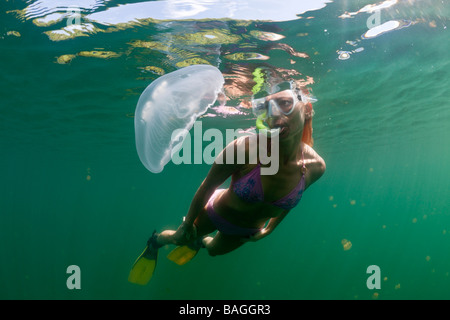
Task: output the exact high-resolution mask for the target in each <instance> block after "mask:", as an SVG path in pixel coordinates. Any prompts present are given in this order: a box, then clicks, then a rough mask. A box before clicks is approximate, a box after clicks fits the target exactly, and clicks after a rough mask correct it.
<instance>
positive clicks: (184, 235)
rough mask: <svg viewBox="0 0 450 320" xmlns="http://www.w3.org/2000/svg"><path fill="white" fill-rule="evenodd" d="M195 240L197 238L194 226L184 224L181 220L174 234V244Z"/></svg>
mask: <svg viewBox="0 0 450 320" xmlns="http://www.w3.org/2000/svg"><path fill="white" fill-rule="evenodd" d="M195 238H197V228H196V227H195V225H194V224H188V223H186V221H184V218H183V223H182V224H181V225H180V226H179V227H178V229H177V231H176V232H175V234H174V239H175V241H176V243H186V242H189V241H190V240H193V239H195Z"/></svg>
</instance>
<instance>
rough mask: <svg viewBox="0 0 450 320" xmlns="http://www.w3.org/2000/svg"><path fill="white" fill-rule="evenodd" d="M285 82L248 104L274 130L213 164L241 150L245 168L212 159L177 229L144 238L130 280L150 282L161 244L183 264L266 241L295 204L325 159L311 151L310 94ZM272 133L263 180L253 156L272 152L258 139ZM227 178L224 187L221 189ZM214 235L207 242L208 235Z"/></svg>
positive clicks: (239, 144) (240, 141)
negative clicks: (272, 159)
mask: <svg viewBox="0 0 450 320" xmlns="http://www.w3.org/2000/svg"><path fill="white" fill-rule="evenodd" d="M287 84H288V85H289V86H287ZM287 84H286V83H284V85H285V87H283V84H280V85H278V86H277V88H278V90H274V91H273V92H272V93H271V94H269V95H267V96H266V97H263V98H260V99H255V98H254V99H253V100H252V107H253V112H254V113H255V114H256V116H257V117H258V118H257V119H258V120H257V127H258V128H260V129H261V128H264V126H266V125H267V126H266V128H267V129H270V130H274V129H275V130H276V132H275V133H270V132H271V131H269V133H270V134H268V133H261V132H260V133H259V134H256V135H252V136H244V137H240V138H237V139H236V140H234V141H233V142H231V143H230V144H228V145H227V146H226V147H225V148H224V149H223V150H222V152H221V154H220V155H219V156H218V157H217V159H229V157H228V158H227V155H228V156H230V155H231V157H234V160H236V158H237V155H238V153H239V152H242V150H244V152H245V159H246V161H245V163H243V164H239V163H238V161H232V163H228V162H230V161H217V159H216V161H215V162H214V164H213V165H212V166H211V169H210V171H209V173H208V175H207V176H206V178H205V179H204V181H203V182H202V184H201V185H200V187H199V188H198V190H197V192H196V193H195V196H194V198H193V200H192V203H191V206H190V208H189V211H188V214H187V215H186V217H185V218H184V220H183V222H182V223H181V225H180V226H179V227H178V229H177V230H164V231H162V232H161V233H157V232H154V233H153V235H152V236H151V238H150V239H149V240H148V243H147V247H146V248H145V250H144V252H143V253H142V254H141V256H140V257H139V258H138V259H137V260H136V262H135V264H134V266H133V268H132V270H131V272H130V276H129V278H128V280H129V281H130V282H133V283H138V284H146V283H147V282H148V281H149V280H150V278H151V276H152V274H153V271H154V269H155V266H156V259H157V253H158V249H159V248H160V247H162V246H164V245H167V244H173V245H176V246H177V248H175V249H174V250H173V251H172V252H171V253H170V254H169V255H168V258H169V259H170V260H172V261H174V262H175V263H177V264H180V265H182V264H184V263H186V262H188V261H189V260H191V259H192V258H193V257H194V256H195V254H196V253H197V252H198V250H199V249H200V248H202V247H204V248H206V250H207V251H208V253H209V254H210V255H211V256H216V255H223V254H226V253H229V252H231V251H233V250H235V249H237V248H239V247H240V246H242V245H243V244H244V243H246V242H248V241H258V240H260V239H262V238H264V237H266V236H268V235H269V234H271V233H272V232H273V230H274V229H275V228H276V227H277V226H278V225H279V224H280V222H281V221H282V220H283V219H284V218H285V217H286V215H287V214H288V213H289V211H290V210H292V209H293V208H294V207H295V206H296V205H297V204H298V203H299V201H300V199H301V197H302V195H303V192H304V191H305V190H306V189H307V188H308V187H309V186H311V185H312V184H313V183H314V182H316V181H317V180H318V179H319V178H320V177H321V176H322V175H323V173H324V172H325V162H324V160H323V159H322V158H321V157H320V156H319V155H318V154H317V153H316V152H315V151H314V149H313V148H312V146H313V139H312V131H313V129H312V117H313V115H314V110H313V108H312V104H311V101H310V100H309V98H308V90H307V89H306V88H297V87H296V85H295V83H294V82H292V81H291V82H288V83H287ZM264 123H265V124H266V125H265V124H264ZM261 131H264V130H261ZM272 132H274V131H272ZM274 134H277V135H278V136H277V138H278V145H275V147H278V155H279V158H278V165H279V166H278V171H277V172H276V173H275V174H270V175H263V174H261V173H262V171H263V170H264V169H265V166H266V164H264V163H265V162H264V161H261V160H262V159H260V157H259V155H261V154H269V153H271V152H273V151H274V150H271V146H272V148H273V144H271V143H269V142H266V143H259V142H260V141H261V139H266V141H269V140H271V139H273V137H274ZM255 148H256V149H258V150H255ZM261 148H266V149H267V150H260V149H261ZM264 152H267V153H264ZM252 157H253V158H252ZM254 157H256V159H254ZM222 162H223V163H222ZM230 177H231V183H230V187H229V188H227V189H219V187H220V186H221V185H222V184H223V183H224V182H225V181H226V180H227V179H228V178H230ZM216 230H217V232H216V234H215V235H214V236H213V237H212V236H209V234H210V233H212V232H214V231H216Z"/></svg>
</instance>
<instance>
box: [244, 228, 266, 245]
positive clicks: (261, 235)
mask: <svg viewBox="0 0 450 320" xmlns="http://www.w3.org/2000/svg"><path fill="white" fill-rule="evenodd" d="M269 234H270V230H269V229H268V228H263V229H261V230H259V231H258V232H256V233H255V234H252V235H251V236H248V237H243V238H242V242H249V241H252V242H254V241H258V240H261V239H262V238H264V237H267V236H268V235H269Z"/></svg>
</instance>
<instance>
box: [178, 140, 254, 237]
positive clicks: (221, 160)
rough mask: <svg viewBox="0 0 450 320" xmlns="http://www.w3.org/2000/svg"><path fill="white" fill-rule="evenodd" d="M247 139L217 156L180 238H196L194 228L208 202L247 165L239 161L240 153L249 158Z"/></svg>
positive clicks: (193, 204)
mask: <svg viewBox="0 0 450 320" xmlns="http://www.w3.org/2000/svg"><path fill="white" fill-rule="evenodd" d="M247 138H248V137H241V138H238V139H236V140H234V141H232V142H231V143H230V144H228V145H227V146H226V147H225V149H223V150H222V152H221V153H220V154H219V155H218V156H217V158H216V160H215V161H214V163H213V165H212V166H211V169H210V170H209V172H208V175H207V176H206V178H205V180H203V182H202V184H201V185H200V187H199V188H198V189H197V192H196V193H195V195H194V198H193V199H192V202H191V205H190V207H189V211H188V213H187V215H186V217H185V219H184V222H183V224H182V225H181V226H180V228H181V230H180V231H181V232H180V233H179V236H184V237H186V238H187V239H189V238H191V237H192V236H194V237H195V236H196V235H195V234H193V233H194V232H195V230H194V227H193V226H194V221H195V219H196V218H197V216H198V214H199V212H200V211H201V210H202V208H203V207H204V206H205V205H206V202H207V201H208V200H209V198H210V197H211V196H212V194H213V193H214V191H215V190H216V189H217V188H218V187H219V186H220V185H221V184H223V183H224V182H225V181H226V180H227V179H228V178H229V177H230V176H231V175H232V174H233V173H234V172H236V171H238V170H240V169H241V168H242V167H243V166H244V165H245V164H242V163H241V164H238V161H237V160H238V152H245V153H246V158H247V155H248V146H249V143H248V139H247ZM243 147H244V148H243ZM227 156H228V159H227ZM227 160H228V161H227ZM230 160H232V161H230ZM180 228H179V229H180ZM177 231H178V230H177Z"/></svg>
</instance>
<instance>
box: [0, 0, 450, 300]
mask: <svg viewBox="0 0 450 320" xmlns="http://www.w3.org/2000/svg"><path fill="white" fill-rule="evenodd" d="M124 3H125V2H121V1H111V2H109V3H107V4H106V7H110V8H113V7H116V6H118V4H124ZM369 3H370V2H369V1H354V2H351V3H349V2H347V1H335V2H333V3H328V4H327V6H326V7H325V8H323V9H321V10H317V11H310V12H307V13H305V14H303V15H302V19H297V20H291V21H284V22H261V21H242V20H233V19H222V20H189V21H182V20H178V21H172V22H167V21H166V22H160V21H147V22H143V23H141V24H134V25H130V26H127V27H118V26H105V25H101V24H95V27H96V28H98V30H97V32H91V33H90V32H85V33H83V36H79V37H75V38H72V39H65V40H60V41H53V40H52V39H51V38H49V36H48V35H47V34H46V33H44V32H47V31H52V30H59V29H61V28H63V27H64V26H65V20H62V21H60V22H58V23H56V24H54V25H51V26H38V25H37V24H36V23H33V21H34V20H35V19H36V18H37V17H40V16H39V15H37V16H30V15H29V14H28V16H27V15H21V14H20V13H19V12H11V10H22V9H25V8H27V7H28V6H31V5H32V4H33V3H32V1H30V2H27V3H22V2H17V1H10V2H6V3H2V5H0V6H1V10H0V14H1V19H0V21H1V22H0V36H1V37H0V70H1V72H0V79H1V83H2V86H0V97H1V98H0V148H1V157H0V170H1V183H0V237H1V241H0V257H1V258H0V261H1V263H0V298H2V299H374V298H377V299H449V298H450V256H449V252H450V203H449V200H448V194H449V182H448V181H449V178H450V169H449V163H450V148H449V143H450V130H449V128H450V108H449V107H450V104H449V101H450V91H449V87H450V86H449V84H450V83H449V82H450V81H449V79H450V60H449V53H448V52H449V49H450V47H449V40H448V39H449V34H448V32H449V31H448V28H447V26H448V22H449V18H450V9H449V5H448V3H447V2H445V1H416V2H415V3H413V4H409V3H408V2H401V3H398V4H396V5H395V6H393V7H391V8H388V9H384V10H383V11H381V20H382V21H381V22H385V21H387V20H391V19H397V20H401V19H405V20H410V21H414V22H415V23H414V24H412V25H410V26H409V27H406V28H403V29H400V30H394V31H392V32H389V33H386V34H383V35H381V36H379V37H376V38H373V39H365V40H362V39H361V35H362V34H363V33H365V32H366V31H367V26H366V20H367V19H368V17H369V14H367V13H360V14H358V15H355V16H354V17H353V18H352V19H341V18H338V16H340V15H342V14H343V13H344V12H345V11H349V12H356V11H358V10H359V9H361V8H363V7H364V6H365V5H366V4H369ZM102 10H105V7H100V8H94V9H91V11H102ZM91 11H89V10H87V9H86V10H85V11H83V12H82V13H83V15H85V14H88V13H89V12H91ZM41 16H44V14H43V13H41ZM308 16H313V17H314V19H306V17H308ZM34 22H36V21H34ZM8 31H16V32H18V33H11V32H10V33H9V34H8ZM252 31H259V32H272V33H276V34H279V35H283V36H284V38H283V39H279V40H276V41H266V40H263V39H261V37H259V38H258V34H260V33H255V32H253V33H252ZM186 32H187V33H188V34H202V32H207V33H208V34H211V33H213V32H215V33H213V34H214V35H215V38H214V37H210V38H208V39H210V40H209V41H206V42H204V43H202V42H201V41H200V39H201V37H198V35H197V37H192V38H189V37H187V36H184V37H183V34H184V33H186ZM203 35H204V33H203ZM211 39H216V40H217V41H216V40H214V41H213V40H211ZM136 41H147V42H152V43H153V44H152V45H151V46H150V47H143V46H141V47H139V46H136ZM346 41H356V45H355V46H354V45H351V44H349V43H346ZM133 44H134V45H133ZM280 44H283V45H287V46H289V47H290V48H292V50H293V51H290V49H286V48H287V47H286V46H283V45H280ZM358 47H363V48H364V51H361V52H355V53H352V54H351V56H350V59H348V60H339V59H338V54H337V51H339V50H346V51H351V50H355V49H356V48H358ZM283 48H284V49H283ZM94 50H96V51H111V52H114V53H117V54H118V56H116V57H111V58H109V59H104V58H98V57H86V56H83V54H80V53H81V52H83V51H94ZM242 52H252V53H259V54H261V55H264V56H267V57H269V59H268V60H255V59H253V60H243V58H242V59H240V60H233V58H232V56H230V55H233V54H235V53H242ZM298 52H304V53H306V54H308V55H309V56H310V58H308V59H306V58H302V57H299V56H298V55H296V54H295V53H298ZM65 54H73V55H75V57H74V58H73V60H72V61H71V62H70V63H67V64H60V63H57V57H60V56H61V55H65ZM191 58H202V59H205V60H206V61H207V62H208V63H210V64H213V65H215V66H218V67H219V69H220V70H221V71H222V72H223V73H224V74H225V76H226V79H227V90H228V95H229V96H230V97H231V100H230V101H229V102H228V103H227V104H228V105H231V106H238V105H239V100H240V97H239V94H238V93H236V90H239V89H240V88H242V87H245V86H246V85H247V86H248V87H250V88H251V86H253V85H254V83H252V82H251V79H252V77H253V76H252V75H251V71H252V70H254V69H255V68H256V67H260V66H263V67H265V68H270V69H273V70H275V69H276V70H277V71H276V72H277V74H279V75H281V76H282V77H287V75H288V74H291V73H293V72H294V73H295V72H298V73H300V74H297V75H295V76H296V77H297V78H302V79H307V77H312V78H313V79H314V84H312V85H311V87H312V88H313V90H314V94H315V95H316V96H317V98H318V100H319V101H318V102H317V103H316V104H315V105H314V107H315V110H316V115H315V118H314V139H315V145H314V147H315V150H316V151H317V152H318V153H319V154H320V155H321V156H322V157H323V158H324V159H325V161H326V163H327V171H326V173H325V175H324V176H323V177H322V178H321V179H320V180H319V181H318V182H317V183H316V184H315V185H313V186H312V187H311V188H310V189H308V191H307V192H306V193H305V195H304V197H303V199H302V201H301V203H300V205H299V206H297V207H296V208H295V209H294V210H292V211H291V213H290V214H289V215H288V217H287V218H286V219H285V220H284V221H283V223H282V224H280V226H279V227H278V228H277V230H276V231H275V232H274V233H273V234H271V235H270V237H267V238H265V239H263V240H261V241H259V242H255V243H249V244H247V245H245V246H243V247H241V248H240V249H239V250H236V251H234V252H232V253H230V254H227V255H224V256H219V257H213V258H212V257H209V256H208V255H207V253H206V252H205V251H201V252H200V253H199V254H198V256H197V257H196V258H195V259H194V260H193V261H192V262H190V263H189V264H187V265H185V266H183V267H179V266H177V265H175V264H173V263H172V262H170V261H169V260H167V259H166V258H165V256H166V255H167V253H168V252H169V250H170V249H171V248H162V249H161V252H160V256H159V257H160V258H159V260H158V267H157V270H156V272H155V275H154V277H153V279H152V280H151V282H150V284H149V285H148V286H146V287H139V286H136V285H133V284H130V283H128V281H127V277H128V272H129V270H130V267H131V265H132V263H133V262H134V259H135V258H136V257H137V255H138V254H139V253H140V251H141V250H142V249H143V246H144V245H145V241H146V240H147V238H148V236H149V235H150V234H151V232H152V231H153V230H154V229H157V230H162V229H165V228H175V227H177V225H178V224H179V223H180V221H181V218H182V216H183V215H185V214H186V213H187V210H188V208H189V205H190V201H191V199H192V197H193V195H194V193H195V192H196V190H197V188H198V186H199V184H200V183H201V181H202V180H203V179H204V177H205V175H206V174H207V172H208V170H209V166H208V165H206V164H202V165H179V166H176V165H174V164H172V163H169V164H168V165H167V166H166V168H165V169H164V171H163V172H162V173H160V174H152V173H150V172H149V171H147V170H146V169H145V168H144V166H143V165H142V164H141V163H140V161H139V158H138V156H137V153H136V148H135V140H134V139H135V137H134V119H133V113H134V109H135V107H136V103H137V100H138V98H139V95H140V93H141V92H142V90H143V89H144V88H145V87H146V86H147V85H148V84H149V83H150V82H151V81H153V80H154V79H156V78H157V77H158V75H157V74H156V71H155V70H160V69H162V70H164V72H166V73H168V72H171V71H174V70H176V69H178V68H179V67H180V64H178V65H177V63H180V62H183V61H185V60H187V59H191ZM191 62H192V61H191ZM294 62H295V63H294ZM146 66H153V67H158V68H160V69H152V70H153V71H152V70H150V69H147V70H146V69H143V68H145V67H146ZM232 89H233V90H235V91H233V90H232ZM233 92H234V94H233ZM202 121H203V127H204V129H206V128H212V127H215V128H219V129H222V130H225V129H226V128H235V127H241V128H247V127H250V126H252V125H254V118H253V117H252V115H251V114H249V113H246V114H244V115H238V116H227V117H221V116H219V117H214V118H213V117H207V118H203V119H202ZM345 241H349V242H347V243H346V245H345V246H344V244H345ZM350 244H351V246H350ZM70 265H77V266H79V267H80V270H81V290H69V289H68V288H67V286H66V280H67V278H68V277H69V275H68V274H67V273H66V269H67V267H68V266H70ZM369 265H377V266H379V267H380V270H381V289H379V290H369V289H368V288H367V286H366V280H367V278H368V277H369V275H368V274H367V273H366V269H367V267H368V266H369Z"/></svg>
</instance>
